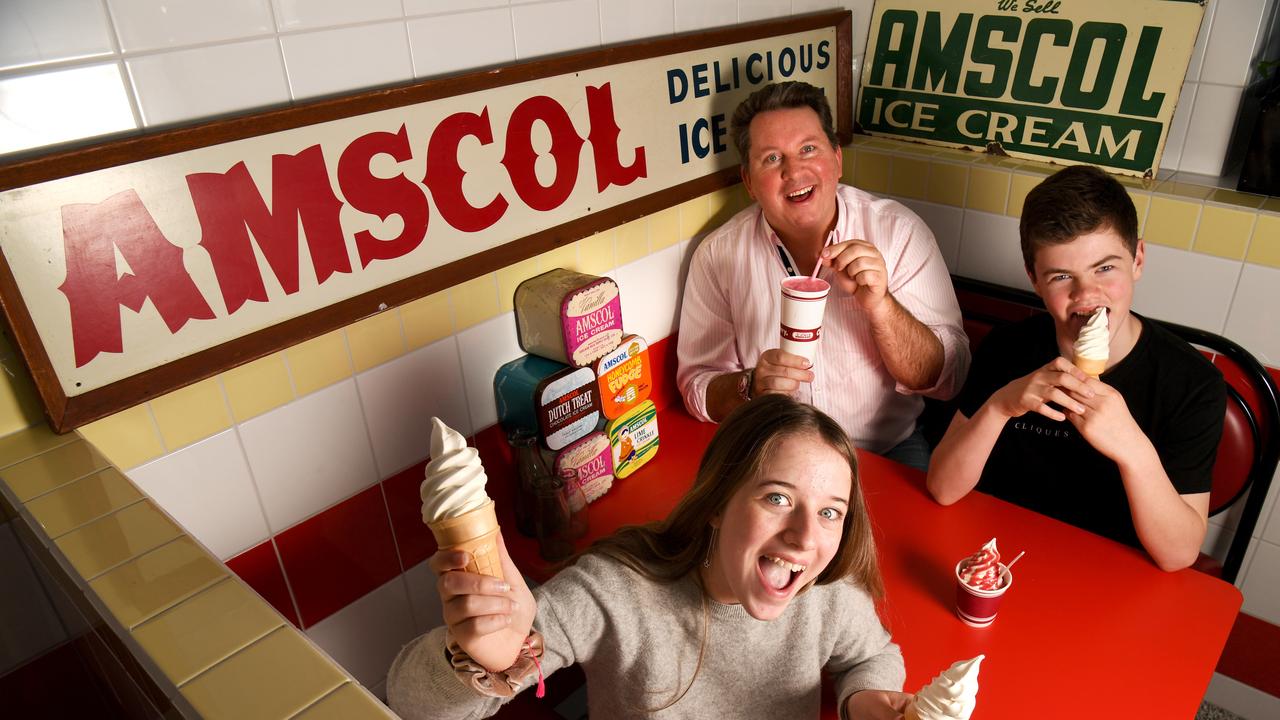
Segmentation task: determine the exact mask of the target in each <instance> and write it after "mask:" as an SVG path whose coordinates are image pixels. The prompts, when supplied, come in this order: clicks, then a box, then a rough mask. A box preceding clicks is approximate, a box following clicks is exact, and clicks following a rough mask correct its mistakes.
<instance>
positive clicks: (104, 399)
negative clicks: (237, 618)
mask: <svg viewBox="0 0 1280 720" xmlns="http://www.w3.org/2000/svg"><path fill="white" fill-rule="evenodd" d="M826 28H833V29H834V31H835V48H834V54H833V57H832V62H834V64H835V72H836V83H837V88H836V97H835V98H833V103H832V105H833V110H834V112H835V116H836V124H837V134H838V136H839V139H840V141H841V143H848V142H849V141H850V139H851V138H852V134H853V112H852V111H853V78H852V14H851V13H850V12H848V11H832V12H824V13H818V14H814V15H808V16H799V17H794V18H787V19H783V20H775V21H765V22H759V23H752V24H745V25H739V26H734V27H730V28H724V29H717V30H711V31H707V32H699V33H696V34H689V35H680V36H674V37H670V38H663V39H649V40H642V41H638V42H633V43H628V44H625V45H619V46H616V47H609V48H603V49H598V50H590V51H585V52H580V53H574V54H569V55H564V56H560V57H554V58H550V59H544V60H536V61H531V62H525V63H519V64H514V65H510V66H505V67H501V68H497V69H493V70H485V71H476V72H468V73H464V74H459V75H456V76H451V77H443V78H439V79H430V80H426V81H422V82H415V83H412V84H408V85H404V86H397V87H391V88H387V89H379V90H373V91H367V92H360V93H356V94H352V95H348V96H344V97H338V98H333V99H324V100H319V101H315V102H307V103H303V104H298V105H295V106H291V107H286V108H282V109H276V110H270V111H266V112H258V113H253V114H247V115H243V116H238V117H231V118H228V119H220V120H214V121H210V122H205V123H201V124H198V125H193V126H189V127H180V128H175V129H169V130H161V131H157V132H147V133H142V134H140V135H136V136H131V137H126V138H124V139H117V140H109V141H105V142H102V143H98V144H93V145H89V146H86V147H81V148H76V149H71V150H65V151H57V152H53V153H51V154H46V155H43V156H39V157H34V158H30V159H23V160H18V161H15V162H12V163H9V164H7V165H3V166H0V193H4V192H6V191H10V190H14V189H18V188H23V189H24V190H23V191H22V192H40V191H41V189H40V188H38V187H30V186H35V185H38V184H40V183H45V182H48V181H54V180H59V179H62V178H68V177H72V176H78V175H81V174H85V173H91V172H95V171H99V170H104V169H107V168H116V167H118V166H126V165H130V164H133V163H138V162H140V161H146V160H151V159H155V158H165V157H168V156H171V155H175V154H177V153H182V152H186V151H190V150H195V149H200V148H208V147H211V146H216V145H220V144H223V143H231V142H235V141H239V140H244V139H246V138H254V137H257V136H261V135H266V134H269V133H273V132H278V131H284V130H292V129H296V128H303V127H307V126H311V125H316V124H319V123H326V122H330V121H334V120H339V119H344V118H352V117H355V116H360V115H364V114H368V113H375V112H379V111H384V110H388V109H395V108H401V107H405V106H409V105H415V104H421V103H426V102H431V101H436V100H440V99H445V98H450V97H454V96H458V95H464V94H467V93H474V92H477V91H482V90H488V89H492V88H501V87H504V86H508V85H513V84H516V83H521V82H526V81H531V80H539V79H544V78H549V77H553V76H561V75H564V74H566V73H574V72H580V71H584V70H589V69H593V68H600V67H605V66H612V65H617V64H621V63H627V62H631V61H635V60H645V59H650V58H661V57H663V56H666V55H673V54H676V53H681V52H687V51H691V50H700V49H706V48H716V47H719V46H724V45H728V44H733V43H743V42H749V41H754V40H758V39H764V38H771V37H777V36H783V35H787V34H793V33H798V32H803V31H812V30H820V29H826ZM739 179H740V178H739V170H738V167H737V165H736V164H735V165H734V166H733V167H727V168H723V169H720V170H717V171H715V172H712V173H709V174H706V175H703V176H701V177H697V178H696V179H693V180H689V181H686V182H682V183H679V184H676V185H673V186H670V187H666V188H663V189H661V190H658V191H656V192H652V193H650V194H647V195H644V196H642V197H638V198H635V199H632V200H629V201H627V202H624V203H622V204H619V205H615V206H613V207H610V208H607V209H605V210H602V211H598V212H593V213H591V214H588V215H584V216H581V217H577V218H574V219H571V220H569V221H567V222H563V223H561V224H559V225H556V226H555V227H551V228H548V229H545V230H541V231H539V232H534V233H532V234H529V235H526V236H524V237H520V238H518V239H515V240H512V241H510V242H506V243H505V244H502V245H499V246H497V247H492V248H489V249H487V250H484V251H482V252H479V253H476V254H473V255H470V256H468V257H465V258H462V259H459V260H456V261H453V262H448V263H446V264H443V265H439V266H436V267H432V268H430V269H427V270H425V271H423V272H420V273H417V274H414V275H412V276H410V277H407V278H404V279H401V280H398V281H395V282H391V283H390V284H386V285H383V286H381V287H377V288H375V289H372V290H369V291H367V292H362V293H360V294H358V295H355V296H353V297H349V298H346V299H343V300H340V301H338V302H335V303H333V304H330V305H327V306H325V307H321V308H319V309H316V310H312V311H309V312H305V313H304V314H301V315H298V316H296V317H292V318H290V319H287V320H284V321H283V322H279V323H277V324H274V325H271V326H269V327H266V328H263V329H260V330H256V331H254V332H250V333H248V334H244V335H241V336H238V337H234V338H232V339H230V340H227V341H225V342H222V343H221V344H217V345H214V346H212V347H208V348H207V349H203V350H199V351H197V352H194V353H192V354H188V355H186V356H184V357H180V358H178V359H175V360H172V361H169V362H166V363H164V364H161V365H158V366H156V367H152V368H150V369H146V370H143V371H141V372H138V373H137V374H133V375H130V376H127V377H124V378H122V379H119V380H115V381H113V382H110V383H108V384H105V385H103V386H102V387H98V388H95V389H89V390H87V391H85V392H82V393H78V394H76V393H72V394H70V395H69V394H68V393H67V392H66V391H65V390H64V386H63V379H62V378H59V376H58V374H57V373H56V372H55V369H54V364H53V363H52V362H51V359H50V354H49V352H48V350H47V347H46V344H45V343H44V342H43V341H42V339H41V336H40V334H39V332H38V331H37V326H36V323H35V322H33V319H32V315H31V313H30V308H29V307H28V304H27V299H26V298H24V296H23V294H22V293H21V292H20V289H19V282H18V279H17V278H16V277H15V273H14V270H13V267H11V265H12V263H11V262H10V258H9V257H8V254H7V253H6V255H5V257H3V258H0V303H2V304H3V310H4V313H5V317H6V319H7V321H8V326H9V329H10V330H11V332H12V334H13V337H14V339H15V340H16V341H17V346H18V348H19V350H20V352H21V353H22V356H23V358H24V360H25V361H26V364H27V367H28V368H29V369H30V371H31V375H32V377H33V379H34V380H35V384H36V387H37V389H38V391H39V394H40V397H41V400H42V401H43V404H44V409H45V413H46V415H47V417H48V420H49V423H50V425H51V426H52V427H53V429H54V430H55V431H57V432H60V433H61V432H67V431H69V430H72V429H74V428H76V427H78V426H80V425H83V424H85V423H88V422H91V421H93V420H96V419H99V418H102V417H104V416H107V415H110V414H113V413H115V412H118V411H120V410H123V409H125V408H128V407H132V406H134V405H137V404H139V403H142V402H145V401H147V400H149V399H151V398H155V397H157V396H160V395H163V394H165V393H168V392H171V391H173V390H176V389H178V388H181V387H183V386H186V385H188V384H191V383H194V382H197V381H199V380H203V379H205V378H209V377H212V376H214V375H217V374H218V373H221V372H223V371H225V370H228V369H230V368H233V367H236V366H238V365H241V364H243V363H246V362H250V361H252V360H255V359H257V358H260V357H263V356H266V355H268V354H270V353H273V352H276V351H279V350H281V349H283V348H287V347H290V346H292V345H295V344H297V343H300V342H303V341H305V340H308V339H310V338H313V337H317V336H319V335H322V334H324V333H327V332H330V331H333V330H335V329H339V328H342V327H345V326H348V325H350V324H352V323H354V322H356V321H358V320H361V319H363V318H366V317H369V316H371V315H374V314H376V313H378V312H381V311H382V310H386V309H388V308H392V307H396V306H399V305H403V304H405V303H407V302H410V301H412V300H415V299H418V298H422V297H425V296H427V295H430V294H432V293H435V292H439V291H441V290H444V289H446V288H448V287H451V286H453V285H457V284H459V283H462V282H465V281H467V280H470V279H472V278H475V277H478V276H481V275H484V274H487V273H490V272H493V271H494V270H497V269H499V268H503V267H506V266H509V265H511V264H512V263H515V262H518V261H520V260H524V259H526V258H530V257H533V256H536V255H538V254H541V253H544V252H547V251H549V250H552V249H554V248H556V247H559V246H562V245H565V244H567V243H570V242H573V241H576V240H578V239H580V238H583V237H587V236H589V235H591V234H593V233H596V232H599V231H601V230H605V229H608V228H612V227H615V226H618V225H621V224H623V223H626V222H629V221H631V220H634V219H636V218H640V217H643V216H645V215H647V214H651V213H653V212H656V211H659V210H662V209H664V208H667V207H671V206H673V205H676V204H678V203H681V202H683V201H685V200H687V199H690V198H694V197H697V196H700V195H703V194H706V193H708V192H711V191H713V190H716V189H719V188H722V187H727V186H730V185H732V184H734V183H736V182H738V181H739ZM3 200H4V196H3V195H0V202H3ZM11 241H12V239H11ZM118 309H119V308H117V310H118Z"/></svg>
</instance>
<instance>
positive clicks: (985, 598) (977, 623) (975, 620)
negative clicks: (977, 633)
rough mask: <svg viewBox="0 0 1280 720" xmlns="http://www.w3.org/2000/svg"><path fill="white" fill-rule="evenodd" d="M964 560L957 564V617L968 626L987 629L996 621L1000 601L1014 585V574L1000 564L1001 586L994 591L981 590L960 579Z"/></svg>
mask: <svg viewBox="0 0 1280 720" xmlns="http://www.w3.org/2000/svg"><path fill="white" fill-rule="evenodd" d="M963 564H964V560H961V561H960V562H958V563H956V615H958V616H959V617H960V619H961V620H963V621H964V623H965V624H966V625H971V626H973V627H986V626H988V625H990V624H991V623H992V622H994V621H995V619H996V613H997V612H998V611H999V610H1000V600H1001V599H1002V598H1003V597H1004V593H1005V591H1006V590H1008V589H1009V586H1011V585H1013V572H1012V571H1011V570H1009V568H1008V567H1007V566H1006V565H1005V564H1004V563H999V568H1000V585H999V587H997V588H996V589H994V590H980V589H978V588H975V587H972V586H970V585H969V584H968V583H966V582H965V581H964V580H961V579H960V566H961V565H963Z"/></svg>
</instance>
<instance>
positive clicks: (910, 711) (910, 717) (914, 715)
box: [902, 700, 920, 720]
mask: <svg viewBox="0 0 1280 720" xmlns="http://www.w3.org/2000/svg"><path fill="white" fill-rule="evenodd" d="M902 720H920V713H918V712H916V701H915V700H912V701H911V702H909V703H907V709H906V710H904V711H902Z"/></svg>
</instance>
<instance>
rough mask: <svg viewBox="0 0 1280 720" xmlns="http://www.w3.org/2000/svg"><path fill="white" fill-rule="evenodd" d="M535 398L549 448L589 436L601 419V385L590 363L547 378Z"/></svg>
mask: <svg viewBox="0 0 1280 720" xmlns="http://www.w3.org/2000/svg"><path fill="white" fill-rule="evenodd" d="M534 398H535V400H536V407H537V409H536V411H535V412H536V413H537V415H538V427H539V428H540V429H541V430H542V441H543V442H545V443H546V444H547V448H548V449H549V450H559V449H561V448H564V447H566V446H568V445H569V444H570V443H572V442H573V441H574V440H577V439H579V438H582V437H586V436H587V435H589V434H590V433H591V432H593V431H594V430H595V429H596V425H598V424H599V422H600V387H599V386H598V385H597V384H596V373H595V371H594V370H592V369H591V368H589V367H583V368H565V369H564V370H562V371H560V372H558V373H556V374H555V375H552V376H550V377H548V378H545V379H544V380H543V381H542V382H540V383H538V390H537V393H536V394H535V395H534Z"/></svg>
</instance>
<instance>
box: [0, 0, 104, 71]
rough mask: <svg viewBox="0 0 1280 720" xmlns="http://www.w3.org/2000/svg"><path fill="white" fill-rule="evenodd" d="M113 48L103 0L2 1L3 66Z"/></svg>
mask: <svg viewBox="0 0 1280 720" xmlns="http://www.w3.org/2000/svg"><path fill="white" fill-rule="evenodd" d="M112 50H113V47H112V45H111V27H110V25H108V23H107V14H106V11H105V9H104V8H103V6H102V0H5V2H0V69H5V68H11V67H19V66H22V65H29V64H32V63H40V62H51V61H55V60H66V59H70V58H80V57H88V56H91V55H98V54H103V53H108V54H109V53H111V51H112Z"/></svg>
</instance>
